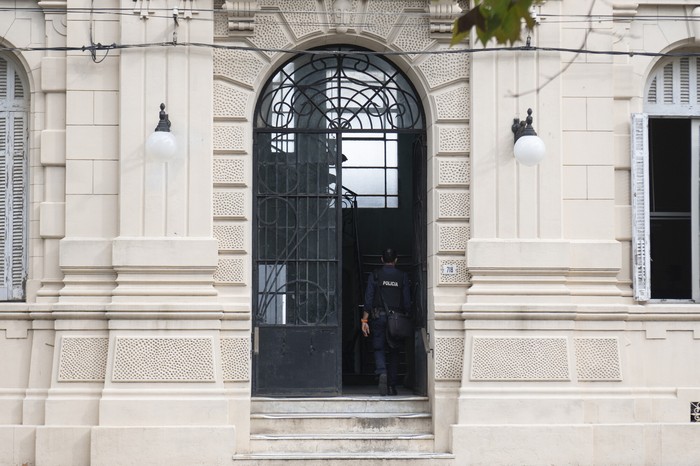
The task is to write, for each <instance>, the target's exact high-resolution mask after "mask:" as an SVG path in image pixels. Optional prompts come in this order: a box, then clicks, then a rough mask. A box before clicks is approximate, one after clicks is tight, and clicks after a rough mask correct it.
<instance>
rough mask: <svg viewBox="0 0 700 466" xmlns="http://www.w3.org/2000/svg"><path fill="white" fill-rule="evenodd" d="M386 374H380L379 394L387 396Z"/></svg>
mask: <svg viewBox="0 0 700 466" xmlns="http://www.w3.org/2000/svg"><path fill="white" fill-rule="evenodd" d="M387 390H388V387H387V384H386V374H379V394H380V395H381V396H386V394H387Z"/></svg>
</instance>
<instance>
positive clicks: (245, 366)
mask: <svg viewBox="0 0 700 466" xmlns="http://www.w3.org/2000/svg"><path fill="white" fill-rule="evenodd" d="M221 361H222V365H223V373H224V381H226V382H245V381H247V380H250V340H249V339H248V338H222V339H221Z"/></svg>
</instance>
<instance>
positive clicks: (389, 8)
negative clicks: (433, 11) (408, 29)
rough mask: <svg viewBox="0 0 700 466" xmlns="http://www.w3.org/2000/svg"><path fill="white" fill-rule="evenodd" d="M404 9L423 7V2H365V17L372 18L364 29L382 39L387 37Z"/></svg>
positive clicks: (382, 0)
mask: <svg viewBox="0 0 700 466" xmlns="http://www.w3.org/2000/svg"><path fill="white" fill-rule="evenodd" d="M404 8H405V9H407V10H408V9H411V10H413V9H424V8H425V2H421V1H406V2H402V1H393V0H381V1H378V2H377V1H371V2H368V3H367V17H368V18H372V21H368V22H367V24H366V25H365V26H364V31H365V32H368V33H370V34H372V35H374V36H378V37H380V38H382V39H386V38H388V37H389V34H391V32H392V31H393V30H394V27H395V26H396V22H397V20H398V18H399V17H400V13H402V12H403V11H404Z"/></svg>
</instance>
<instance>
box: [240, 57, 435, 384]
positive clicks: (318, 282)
mask: <svg viewBox="0 0 700 466" xmlns="http://www.w3.org/2000/svg"><path fill="white" fill-rule="evenodd" d="M255 123H256V126H255V131H254V137H255V141H254V144H255V163H254V180H255V181H254V191H255V204H254V208H253V220H254V244H253V250H254V261H253V284H254V303H253V307H254V312H253V348H254V352H253V353H254V354H253V368H254V370H253V392H254V394H256V395H272V396H274V395H280V396H311V395H316V396H318V395H340V394H343V393H363V392H366V393H368V394H369V393H371V394H376V382H375V380H374V378H375V377H374V367H373V366H374V359H373V357H372V352H371V343H370V341H369V339H367V338H364V337H362V335H361V330H360V315H361V312H362V310H361V305H362V303H363V301H364V298H363V297H364V291H365V286H366V282H367V277H368V274H369V273H370V272H371V271H372V270H373V269H374V268H376V267H378V266H379V265H380V261H379V257H380V254H381V251H382V249H384V248H386V247H392V248H394V249H395V250H397V251H398V252H399V263H398V266H399V267H400V268H402V269H404V270H405V271H406V272H409V276H410V280H411V290H412V309H413V312H414V315H415V317H416V338H414V340H412V341H407V342H406V345H405V349H404V351H403V352H402V365H401V374H402V375H403V380H404V387H403V388H402V389H401V390H407V391H408V390H410V391H411V392H415V393H420V394H424V393H425V392H426V391H427V390H426V389H427V380H426V357H425V350H424V347H423V342H422V335H423V334H424V329H425V325H426V320H427V319H426V317H427V316H426V307H427V300H426V281H425V280H426V273H427V267H426V229H427V226H426V220H425V218H426V204H425V196H426V155H425V154H426V151H425V144H424V141H425V129H424V128H425V123H424V116H423V112H422V108H421V105H420V99H419V98H418V94H417V93H416V92H415V89H414V88H413V87H412V85H411V84H410V82H409V81H408V79H407V78H406V77H405V76H404V75H403V74H402V73H401V72H400V71H399V70H398V69H397V68H396V67H395V66H394V65H393V64H392V63H390V62H389V61H387V60H385V59H384V58H381V57H380V56H378V55H375V54H372V53H368V52H367V51H366V50H362V49H358V48H353V47H346V46H343V47H333V48H332V49H329V48H326V49H316V50H313V51H310V52H308V53H300V54H299V55H298V56H296V57H294V58H292V59H291V60H290V61H288V62H287V63H285V64H284V65H283V66H281V67H280V68H279V69H278V70H277V71H276V72H275V73H274V74H273V75H272V77H271V78H270V80H269V81H268V83H267V84H266V86H265V87H264V89H263V92H262V93H261V96H260V99H259V101H258V106H257V109H256V121H255Z"/></svg>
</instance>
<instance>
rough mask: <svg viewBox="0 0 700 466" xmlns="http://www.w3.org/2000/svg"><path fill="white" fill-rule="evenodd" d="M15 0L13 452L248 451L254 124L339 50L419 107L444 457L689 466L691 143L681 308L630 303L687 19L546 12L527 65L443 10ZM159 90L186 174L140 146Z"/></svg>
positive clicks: (126, 460)
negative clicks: (655, 145)
mask: <svg viewBox="0 0 700 466" xmlns="http://www.w3.org/2000/svg"><path fill="white" fill-rule="evenodd" d="M19 3H22V5H21V6H20V5H19ZM459 5H462V2H460V3H459ZM0 7H1V8H2V10H1V12H0V45H1V46H2V47H3V50H2V51H1V52H0V59H2V60H3V61H4V62H5V63H8V64H9V68H8V69H10V70H12V71H13V72H14V73H15V74H16V76H17V78H16V80H15V81H13V82H14V83H15V84H14V85H13V86H16V87H11V89H14V90H17V89H20V88H21V89H22V90H23V94H22V95H19V94H17V95H18V96H17V97H16V99H15V100H13V101H10V100H9V99H5V100H4V101H2V102H1V103H2V105H4V106H3V107H0V117H3V118H4V117H5V115H8V117H7V118H10V117H12V118H14V117H15V116H17V115H19V116H21V118H26V119H25V120H21V121H26V127H25V131H26V134H25V133H20V132H18V131H15V132H14V133H13V134H14V137H15V139H16V140H21V141H20V142H21V144H20V143H17V144H20V146H21V147H20V149H21V150H22V151H23V152H22V153H23V154H24V155H23V157H24V160H25V163H26V166H25V170H26V171H25V174H26V176H25V178H24V179H23V180H24V181H22V183H20V184H19V185H18V186H20V188H23V189H24V191H22V190H21V189H20V190H19V191H17V193H20V194H17V193H15V194H12V196H14V199H20V205H21V204H22V201H23V202H24V203H25V204H24V205H25V207H26V209H25V211H24V212H25V214H24V217H22V218H20V220H18V221H17V223H16V224H13V226H12V230H11V232H12V233H13V234H19V237H18V238H20V239H21V238H24V245H23V246H22V244H23V243H22V242H21V241H20V240H18V241H19V242H17V243H13V245H12V246H11V248H12V247H14V248H16V249H17V251H19V252H17V254H19V255H18V256H17V258H18V259H17V261H18V262H17V264H19V265H18V267H19V268H16V267H15V269H14V272H15V273H16V274H19V275H18V276H19V277H20V279H19V282H18V283H19V285H18V283H14V282H13V283H14V286H15V289H19V290H20V291H19V292H20V293H21V296H15V297H14V298H13V297H9V298H8V299H7V300H6V302H2V303H0V355H1V356H0V464H1V465H21V464H36V465H87V464H95V465H112V464H115V465H117V464H118V465H121V464H124V465H126V464H154V465H155V464H162V465H166V464H167V465H172V464H182V465H189V464H207V465H208V464H212V465H213V464H235V463H234V461H236V460H245V459H248V460H250V459H251V458H252V457H245V456H244V455H246V454H249V453H251V451H254V448H252V447H251V443H252V441H251V423H252V420H251V417H252V416H251V413H252V411H253V408H252V406H253V405H254V404H255V402H256V396H255V395H256V394H255V390H254V380H253V379H254V377H255V373H256V364H259V361H257V360H255V359H254V357H253V356H252V355H253V353H255V351H256V341H255V331H254V318H255V317H254V315H253V314H254V308H255V305H256V299H257V297H256V296H255V289H256V286H257V285H256V283H255V281H254V277H256V275H255V273H254V267H255V266H256V265H255V264H256V262H255V261H256V255H255V250H256V248H257V247H258V246H259V245H258V244H256V240H255V238H256V236H255V235H256V232H255V225H256V224H255V218H256V211H255V209H256V208H257V207H256V202H255V200H256V197H255V196H256V193H255V192H254V186H255V180H254V173H255V170H256V165H255V164H256V149H255V147H256V146H255V144H256V142H255V138H256V132H255V131H256V124H257V123H256V121H255V115H256V109H257V106H258V102H259V101H260V99H261V92H262V90H263V88H264V86H265V85H266V83H267V82H268V80H269V79H270V78H271V77H272V76H273V75H274V73H275V72H276V71H277V70H278V69H280V67H281V66H283V65H284V64H285V63H287V61H288V60H289V59H290V58H291V57H293V56H294V55H295V54H296V53H298V52H302V51H308V50H312V49H315V48H318V47H321V46H326V47H330V48H332V47H339V46H344V45H349V46H353V47H362V48H364V49H366V50H368V51H370V52H372V53H375V52H386V54H385V55H384V58H386V59H387V60H389V61H390V62H391V63H392V64H393V66H395V68H396V69H397V70H400V72H401V73H403V75H405V76H406V77H407V79H408V80H409V81H410V82H411V84H412V86H413V87H414V89H415V92H416V94H417V95H418V96H419V98H420V101H421V104H422V112H423V113H424V115H425V128H423V129H424V134H425V146H426V170H425V180H424V182H425V187H424V190H425V192H424V195H425V200H426V203H425V214H426V218H425V221H424V225H423V226H424V229H425V231H424V233H425V234H426V236H427V250H426V251H425V263H426V271H427V283H425V284H424V288H425V292H426V296H427V298H426V302H427V322H426V323H427V325H426V327H425V331H424V332H423V334H422V336H421V342H422V344H423V345H424V346H425V349H426V354H427V362H426V367H425V370H426V373H427V396H426V397H425V399H426V400H427V405H428V406H429V414H430V415H431V417H430V419H431V420H432V421H431V426H430V428H431V432H430V434H431V435H432V436H431V437H430V438H431V441H430V443H429V447H426V448H427V450H428V452H429V453H433V454H435V455H434V456H433V457H430V456H429V455H428V456H426V457H425V458H423V460H425V461H426V464H431V463H430V462H431V461H434V462H435V463H434V464H455V465H457V464H460V465H461V464H601V465H602V464H668V465H677V464H694V463H695V462H697V458H699V457H700V447H699V446H698V442H697V441H696V439H697V435H698V433H699V431H698V427H697V426H698V425H700V424H695V422H696V421H697V422H700V372H699V371H698V367H700V304H698V301H699V300H700V296H698V288H700V285H698V284H699V283H700V271H698V266H697V265H696V264H698V263H700V257H698V255H699V254H700V252H699V251H698V248H699V247H700V246H699V245H700V239H698V236H697V235H698V224H699V223H700V214H699V213H698V207H697V205H696V204H697V202H698V201H697V199H698V198H699V196H698V184H699V183H698V179H700V177H699V176H698V166H699V165H700V162H698V160H699V159H700V150H699V148H700V143H698V142H693V143H692V144H691V149H692V150H693V151H694V152H692V153H691V156H690V159H691V160H690V162H689V164H690V165H689V166H690V168H691V174H692V173H694V181H691V188H690V190H691V193H692V195H693V196H694V197H695V199H696V201H693V202H694V204H693V202H691V204H692V206H691V208H690V210H689V213H688V215H689V217H688V219H689V220H688V223H689V224H690V231H691V232H692V234H693V235H695V237H694V238H693V237H691V238H690V239H689V240H688V241H687V243H688V245H689V246H688V247H689V248H690V249H689V250H690V251H691V258H690V261H689V262H690V264H691V265H690V269H689V272H688V273H689V274H690V277H685V278H687V281H688V282H689V283H690V285H689V286H690V288H691V291H690V294H689V296H685V297H682V298H679V299H675V298H674V299H667V298H665V297H663V296H661V295H655V294H654V293H655V291H654V288H653V285H652V291H651V295H650V296H649V297H647V298H645V299H640V296H642V295H640V294H639V293H638V291H639V292H641V291H640V290H639V287H640V286H641V285H640V283H644V282H648V281H649V275H644V274H645V273H646V274H649V273H650V272H649V271H648V270H645V269H644V267H643V266H642V265H643V264H642V262H640V261H642V259H643V258H644V257H646V256H645V254H647V255H648V249H649V244H648V241H647V243H644V241H643V239H644V234H645V233H644V231H646V235H647V237H648V236H649V231H648V230H649V227H648V226H647V227H646V230H645V227H644V220H645V219H646V220H647V221H648V218H649V216H650V215H651V216H652V218H655V217H653V207H652V214H649V212H648V211H644V210H643V209H641V210H640V211H639V212H637V214H634V212H633V210H634V209H635V206H636V205H637V204H635V202H637V199H641V198H642V197H644V195H650V193H649V192H646V193H645V191H644V189H641V191H635V190H634V189H633V184H634V183H633V181H634V179H639V173H635V166H633V161H634V160H635V159H633V157H632V153H633V152H634V150H635V148H636V147H637V146H636V145H635V144H636V143H635V142H634V141H635V140H634V138H633V136H634V135H635V133H634V131H633V128H632V127H631V122H632V117H633V115H634V114H641V113H645V114H647V115H649V116H650V117H651V118H654V117H658V118H661V117H663V118H671V117H675V118H676V119H682V120H687V121H689V122H691V123H689V124H690V125H693V124H695V123H693V121H695V120H694V119H698V118H700V78H699V77H698V76H700V63H698V64H697V66H696V62H695V61H693V60H695V59H694V58H693V55H692V54H688V55H685V57H687V58H688V60H690V61H689V62H688V63H690V64H689V65H687V66H689V67H690V68H689V69H690V76H692V75H693V73H695V76H694V77H692V78H689V79H690V81H689V83H690V84H689V86H688V87H689V90H688V91H687V93H688V95H689V96H690V97H688V99H689V100H688V101H687V102H688V103H687V105H686V104H685V103H681V104H678V103H674V102H673V101H672V100H673V97H669V99H670V100H668V101H663V102H667V103H668V105H666V106H664V105H663V102H662V100H659V101H658V102H657V101H656V100H653V99H652V97H651V94H650V93H651V92H652V91H650V89H653V93H654V95H657V92H658V95H661V93H662V91H661V90H658V91H657V88H656V87H654V86H656V81H654V80H653V77H654V76H657V74H658V72H659V70H661V69H668V70H670V71H668V73H670V74H667V75H664V74H663V72H662V73H661V74H658V76H661V77H659V78H658V79H659V80H661V79H662V77H663V76H666V78H665V79H667V81H664V82H666V83H668V87H667V88H664V89H667V91H666V92H667V94H666V95H671V96H672V95H675V94H673V92H676V91H673V89H677V92H680V93H681V94H683V93H684V91H683V90H682V89H685V87H684V86H683V84H682V83H681V84H678V83H676V80H675V79H676V78H675V77H674V76H676V75H674V74H673V73H674V72H675V71H673V70H675V69H676V68H672V67H669V68H663V67H664V66H665V65H666V64H667V63H671V62H672V61H673V60H675V59H676V57H674V56H669V55H664V54H669V53H678V52H695V53H696V52H700V46H698V41H700V28H699V27H698V24H700V23H699V22H700V13H698V12H697V11H696V7H697V4H695V3H692V2H689V1H684V0H678V1H666V0H655V1H653V2H652V1H638V2H622V3H620V2H618V3H606V2H601V1H600V0H597V1H594V2H593V6H592V7H591V4H589V2H581V1H576V0H547V1H545V2H544V3H543V4H542V5H540V6H538V7H537V16H538V26H537V27H536V29H535V30H534V32H532V35H531V38H530V41H531V42H530V44H531V46H532V47H533V48H524V49H521V48H516V49H511V50H498V51H497V50H491V51H488V50H487V51H485V50H483V47H482V46H481V45H480V44H478V45H474V44H472V45H469V44H461V45H459V46H455V47H450V46H449V24H450V21H451V20H452V19H453V18H454V17H455V15H456V14H457V13H458V12H459V11H460V9H459V7H458V6H457V4H456V3H454V2H450V1H435V2H428V1H417V0H409V1H385V0H349V1H345V2H343V1H337V0H336V1H331V0H323V1H316V0H286V1H273V0H260V1H258V2H237V1H230V0H226V1H222V0H197V1H194V0H177V1H176V0H136V1H131V0H101V1H99V2H90V1H87V0H68V1H29V2H15V1H6V0H0ZM174 9H175V10H174ZM173 15H174V16H175V17H176V19H177V21H175V20H174V18H173ZM91 44H93V45H94V44H100V45H99V46H97V47H92V49H91V47H90V46H91ZM109 44H114V47H112V46H111V45H109ZM144 45H145V46H144ZM518 45H522V44H518ZM470 47H474V50H470ZM594 52H600V53H594ZM379 55H381V53H380V54H379ZM684 63H685V62H684ZM669 66H670V65H669ZM673 66H676V65H673ZM678 66H679V67H680V68H678V70H680V71H678V73H681V74H682V73H683V71H682V70H683V69H684V68H683V66H686V65H683V64H681V65H678ZM655 73H657V74H655ZM12 76H14V75H12ZM679 76H680V75H679ZM679 79H680V81H682V79H681V78H679ZM659 82H661V81H659ZM683 82H685V81H683ZM674 83H675V84H674ZM5 85H7V84H5ZM7 86H9V85H7ZM659 86H660V84H659ZM674 86H675V87H674ZM9 88H10V87H8V89H9ZM661 88H662V87H661V86H660V87H659V89H661ZM678 89H680V90H678ZM18 92H19V91H18ZM683 95H685V94H683ZM0 99H2V97H0ZM654 99H655V97H654ZM683 102H686V101H685V100H684V101H683ZM161 103H165V104H166V111H167V113H168V115H169V119H170V121H171V122H172V127H171V132H172V134H173V135H174V136H175V138H176V140H177V152H176V154H175V155H174V156H173V157H172V158H171V159H170V160H169V161H167V162H161V161H157V160H152V159H151V158H149V156H148V154H147V153H146V149H145V141H146V139H147V138H148V136H149V135H150V134H151V132H152V131H153V128H154V127H155V125H156V124H157V122H158V108H159V105H160V104H161ZM657 103H658V105H656V104H657ZM528 108H532V109H533V116H534V118H535V120H534V126H535V129H536V130H537V133H538V135H539V136H540V137H541V139H542V140H543V141H544V142H545V144H546V147H547V154H546V157H545V159H544V160H543V161H542V162H541V163H539V164H538V165H536V166H534V167H526V166H524V165H520V164H518V163H517V162H516V160H515V158H514V157H513V133H512V131H511V125H512V123H513V119H514V118H521V119H523V118H524V117H525V112H526V110H527V109H528ZM17 118H19V117H17ZM8 121H9V120H8ZM13 121H18V122H19V121H20V120H13ZM645 121H646V120H645ZM8 124H9V123H8ZM17 124H19V123H17ZM645 124H646V123H645ZM692 127H693V128H696V127H695V126H692ZM5 128H10V126H6V127H5ZM12 128H16V126H12ZM640 128H642V127H640ZM696 129H697V128H696ZM640 131H646V126H644V127H643V128H642V129H640ZM6 133H7V131H6ZM640 134H642V133H640ZM643 134H645V135H646V134H647V133H645V132H644V133H643ZM698 134H700V133H698ZM7 137H8V139H7V140H8V141H9V140H10V139H9V136H7ZM645 137H646V136H645ZM693 137H694V138H697V137H698V136H697V135H696V136H693ZM22 141H24V142H22ZM640 144H641V146H640V147H643V148H646V147H647V145H646V139H645V140H644V141H642V142H641V143H640ZM17 147H19V146H17ZM640 150H641V151H642V152H641V153H646V152H644V150H646V149H644V150H642V149H640ZM8 153H9V152H7V151H5V152H4V154H3V156H4V157H8V156H7V154H8ZM18 166H19V165H18ZM645 173H646V172H645ZM641 176H642V178H641V179H645V178H644V176H645V175H644V174H642V175H641ZM691 179H693V178H692V177H691ZM407 181H408V180H407ZM646 189H647V190H648V189H651V188H646ZM22 192H23V194H21V193H22ZM640 192H641V194H639V193H640ZM4 194H5V197H7V198H8V199H9V198H10V192H9V191H7V189H6V191H5V192H4ZM17 196H19V197H17ZM13 212H14V211H13ZM18 218H19V217H18ZM3 234H4V235H5V236H8V235H9V233H7V232H5V233H3ZM640 235H641V238H642V240H641V243H640V242H639V241H640V240H639V238H640ZM651 235H652V244H655V243H653V241H654V238H660V236H659V235H656V236H654V235H655V233H653V230H652V233H651ZM640 244H641V246H640ZM4 254H5V262H6V264H7V263H8V261H9V262H12V261H13V259H12V258H13V257H14V256H12V254H11V253H9V252H8V251H5V250H4ZM22 261H23V262H22ZM640 264H642V265H640ZM7 267H8V266H7V265H6V271H5V274H6V275H7V273H8V272H7ZM652 267H654V265H653V264H652ZM651 277H652V278H651V280H654V275H653V274H652V275H651ZM8 280H9V278H8ZM8 286H10V287H11V286H12V283H11V284H10V285H8ZM18 286H19V288H17V287H18ZM299 357H300V358H302V357H304V356H303V355H300V356H299ZM297 395H303V393H300V394H297ZM329 398H332V397H329ZM694 410H695V411H694ZM375 433H376V432H375ZM341 443H342V442H340V441H338V448H337V449H336V450H337V451H336V450H334V449H333V448H330V450H329V451H330V452H334V453H335V454H337V455H336V456H335V457H333V456H332V455H331V456H329V457H331V458H335V460H336V461H341V459H340V457H341V455H340V453H339V452H341V453H342V452H343V451H344V450H343V449H344V448H345V447H343V445H341ZM399 456H400V455H399ZM300 458H301V457H296V459H297V460H299V459H300ZM310 458H312V459H315V460H318V461H323V459H322V458H321V457H313V456H311V457H310ZM343 458H345V461H349V463H343V464H352V461H356V462H360V461H361V459H360V458H361V457H359V456H356V457H353V456H352V455H351V454H347V455H346V456H344V457H343ZM362 458H364V457H362ZM268 459H269V458H268ZM282 460H283V458H282V457H280V458H279V461H282ZM307 460H308V458H307ZM290 461H292V460H290ZM368 461H369V460H368ZM406 462H407V464H410V463H411V460H410V459H407V460H406ZM261 464H262V463H261ZM271 464H276V463H271ZM310 464H313V463H310ZM320 464H322V463H320ZM416 464H418V463H416Z"/></svg>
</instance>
